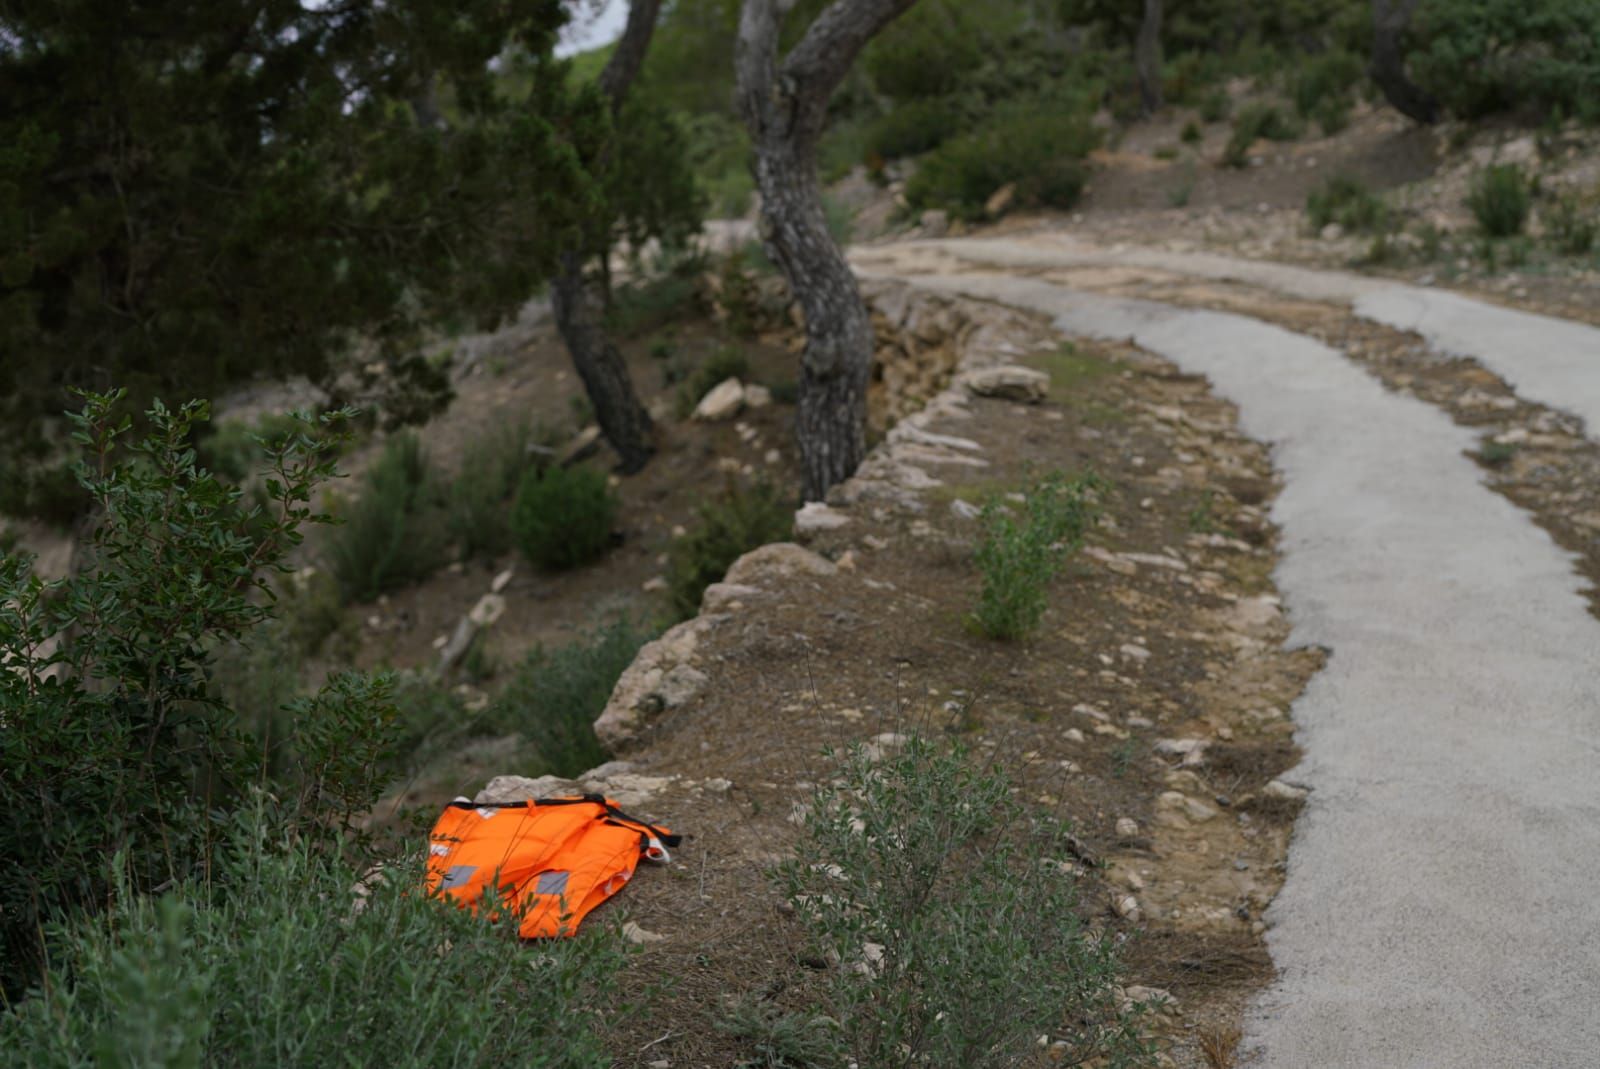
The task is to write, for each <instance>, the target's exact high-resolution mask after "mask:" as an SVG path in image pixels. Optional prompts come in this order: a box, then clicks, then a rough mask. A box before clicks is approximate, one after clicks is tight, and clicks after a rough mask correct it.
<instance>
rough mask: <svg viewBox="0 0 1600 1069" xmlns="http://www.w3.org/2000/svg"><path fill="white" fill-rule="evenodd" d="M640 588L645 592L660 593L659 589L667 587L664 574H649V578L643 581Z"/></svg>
mask: <svg viewBox="0 0 1600 1069" xmlns="http://www.w3.org/2000/svg"><path fill="white" fill-rule="evenodd" d="M640 589H641V590H643V591H644V592H645V593H646V594H659V593H661V591H663V590H665V589H667V579H666V576H663V575H656V576H651V577H650V578H649V579H646V580H645V581H644V583H643V585H642V586H641V587H640Z"/></svg>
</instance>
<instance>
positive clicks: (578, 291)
mask: <svg viewBox="0 0 1600 1069" xmlns="http://www.w3.org/2000/svg"><path fill="white" fill-rule="evenodd" d="M550 304H551V308H552V311H553V312H554V313H555V320H556V329H557V330H559V331H560V332H561V340H562V341H564V342H565V343H566V346H567V352H568V354H570V355H571V357H572V366H573V368H574V369H575V370H576V371H577V372H578V378H579V379H581V380H582V381H583V388H584V391H585V392H586V393H587V394H588V395H589V403H590V404H591V405H593V406H594V414H595V419H596V420H597V421H598V422H599V424H600V430H601V433H603V434H604V435H605V436H606V441H608V442H610V443H611V448H612V449H614V450H616V452H617V456H618V457H620V458H621V461H622V462H621V464H620V465H618V470H620V471H621V472H622V473H623V474H625V475H631V474H632V473H634V472H636V471H638V470H639V469H640V468H643V467H644V466H645V464H646V463H648V462H649V460H650V457H651V456H652V455H654V453H655V449H656V447H655V439H654V429H655V428H654V426H653V424H652V423H651V421H650V413H649V412H648V411H646V410H645V407H644V405H642V404H641V403H640V402H639V398H638V395H637V394H635V393H634V391H633V380H632V379H631V378H630V377H629V376H628V365H627V362H626V361H624V360H623V358H622V353H620V352H619V351H618V350H617V347H616V346H615V345H613V344H612V342H611V339H610V338H609V337H607V336H606V331H605V322H604V315H605V302H604V292H603V291H602V289H601V287H600V286H599V284H598V283H597V282H595V280H593V279H592V278H590V277H589V275H588V274H587V273H586V272H585V271H584V269H583V257H582V256H580V255H578V254H576V253H570V252H569V253H564V254H563V255H562V257H561V270H560V271H559V272H557V274H556V276H555V278H554V279H553V280H552V281H551V284H550Z"/></svg>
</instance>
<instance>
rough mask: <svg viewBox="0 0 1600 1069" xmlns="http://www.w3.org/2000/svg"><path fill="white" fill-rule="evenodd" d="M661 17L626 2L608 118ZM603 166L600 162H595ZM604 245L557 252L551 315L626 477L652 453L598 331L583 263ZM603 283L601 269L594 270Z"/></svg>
mask: <svg viewBox="0 0 1600 1069" xmlns="http://www.w3.org/2000/svg"><path fill="white" fill-rule="evenodd" d="M660 13H661V0H633V3H632V4H631V5H630V6H629V8H628V25H627V28H626V29H624V30H623V32H622V37H621V38H620V39H619V40H618V41H617V46H616V49H615V50H614V51H613V52H612V53H611V59H610V60H609V61H607V63H606V65H605V69H604V70H602V71H601V72H600V78H599V81H598V83H597V84H598V85H599V87H600V91H601V92H602V93H604V94H605V96H606V98H607V100H608V102H609V104H610V107H611V114H612V116H613V117H615V116H617V115H619V114H620V113H621V111H622V104H623V101H624V100H625V99H626V98H627V95H628V90H629V88H630V87H631V86H632V85H633V82H634V79H635V78H637V77H638V75H639V68H640V67H641V66H643V64H644V57H645V53H646V52H648V51H649V49H650V38H651V36H652V35H653V34H654V33H655V27H656V19H657V16H659V15H660ZM599 162H600V163H601V164H603V163H604V162H605V161H604V159H602V160H600V161H599ZM610 251H611V250H610V249H609V248H608V247H607V243H606V241H605V240H603V239H602V240H598V241H595V242H593V243H592V247H590V248H587V249H582V250H578V251H573V252H566V253H563V254H562V256H561V269H560V270H559V271H558V272H557V273H556V277H555V278H554V279H553V280H552V282H551V285H550V296H551V300H550V304H551V311H552V312H553V314H554V316H555V321H556V329H557V330H559V331H560V332H561V340H562V341H563V342H564V343H565V344H566V346H567V353H568V355H570V356H571V357H572V366H573V369H574V370H576V371H577V373H578V378H579V379H581V380H582V381H583V388H584V391H585V392H586V393H587V394H588V395H589V403H590V404H591V405H592V406H593V407H594V414H595V418H596V420H598V421H599V423H600V430H601V432H602V433H603V434H604V435H605V436H606V441H608V442H610V443H611V448H612V449H615V450H616V452H617V456H618V457H619V458H620V460H621V463H620V464H619V465H618V467H619V469H620V470H621V471H622V472H623V473H624V474H631V473H633V472H636V471H638V470H639V469H640V468H643V467H644V466H645V464H647V463H648V462H649V460H650V457H651V456H652V455H654V453H655V450H656V447H655V427H654V425H653V424H652V422H651V419H650V413H649V412H648V411H646V409H645V407H644V405H643V404H642V403H640V401H639V395H638V394H637V393H635V392H634V389H633V380H632V378H630V377H629V375H628V364H627V361H625V360H624V359H623V358H622V353H621V352H619V351H618V350H617V347H616V346H615V345H614V344H612V342H611V339H610V338H609V337H607V336H606V331H605V305H606V288H605V286H604V284H603V282H602V281H601V280H600V279H599V278H597V277H596V276H595V274H594V273H592V272H590V271H588V270H586V269H585V265H586V264H587V262H588V261H589V260H591V259H594V258H596V257H598V258H600V259H601V260H602V268H603V260H604V257H606V256H607V255H609V254H610ZM600 274H601V276H602V277H603V275H604V271H603V270H602V271H601V273H600Z"/></svg>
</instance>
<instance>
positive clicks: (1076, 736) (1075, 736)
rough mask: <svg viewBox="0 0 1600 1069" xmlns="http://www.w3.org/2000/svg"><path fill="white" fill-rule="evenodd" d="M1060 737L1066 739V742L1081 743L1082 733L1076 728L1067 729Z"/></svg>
mask: <svg viewBox="0 0 1600 1069" xmlns="http://www.w3.org/2000/svg"><path fill="white" fill-rule="evenodd" d="M1061 737H1062V738H1064V739H1066V740H1067V741H1068V742H1077V743H1081V742H1083V732H1081V731H1079V730H1078V729H1077V728H1068V729H1067V730H1066V731H1065V732H1064V733H1063V734H1062V736H1061Z"/></svg>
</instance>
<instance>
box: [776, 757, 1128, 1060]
mask: <svg viewBox="0 0 1600 1069" xmlns="http://www.w3.org/2000/svg"><path fill="white" fill-rule="evenodd" d="M884 748H886V749H889V751H890V752H888V753H870V752H868V751H867V750H866V749H865V748H863V747H857V748H855V749H853V750H851V751H850V752H849V753H848V754H846V755H845V756H844V761H843V768H842V769H841V770H840V772H839V773H838V774H837V775H836V776H828V777H824V780H825V783H826V786H823V787H821V788H819V789H818V790H817V792H816V795H815V797H814V798H813V799H812V801H811V803H810V805H809V806H808V807H807V809H806V811H805V822H804V830H803V839H802V842H801V844H800V845H799V848H798V851H797V855H798V857H799V858H800V859H801V860H798V861H794V860H791V861H787V862H785V863H784V864H783V865H782V866H781V868H780V870H779V880H780V884H781V886H782V889H783V891H784V893H785V895H786V896H787V898H788V900H789V902H790V903H791V904H792V905H793V906H794V911H795V916H796V917H797V918H799V920H800V922H801V924H802V925H803V926H804V928H805V930H806V933H807V935H808V936H809V937H810V939H811V941H812V943H813V945H814V946H815V947H816V948H817V953H818V954H819V956H826V957H828V958H830V959H831V960H832V961H833V962H835V963H836V964H835V965H834V966H833V967H831V968H829V969H828V970H827V971H826V973H824V979H823V996H822V1005H821V1006H819V1007H818V1009H819V1010H821V1011H823V1012H824V1013H825V1015H826V1016H827V1017H828V1018H830V1019H831V1020H832V1021H833V1022H836V1023H837V1042H838V1045H839V1046H840V1047H841V1048H842V1053H843V1054H844V1055H845V1057H843V1058H839V1059H838V1062H839V1063H848V1064H855V1065H862V1066H868V1065H870V1066H875V1067H876V1066H882V1067H886V1069H887V1067H893V1069H902V1067H906V1069H909V1067H912V1066H918V1067H931V1069H989V1067H994V1069H999V1067H1002V1066H1006V1067H1009V1066H1017V1065H1028V1064H1032V1060H1031V1058H1030V1054H1032V1053H1033V1052H1034V1051H1035V1049H1036V1043H1037V1041H1038V1039H1039V1037H1040V1036H1041V1035H1045V1036H1049V1037H1050V1039H1051V1040H1055V1041H1058V1042H1064V1043H1065V1044H1066V1049H1065V1050H1062V1051H1061V1052H1060V1053H1061V1055H1063V1057H1062V1058H1061V1059H1060V1064H1063V1065H1085V1064H1091V1065H1102V1066H1106V1067H1107V1069H1112V1067H1119V1069H1120V1067H1127V1066H1133V1065H1141V1064H1150V1062H1149V1061H1148V1059H1149V1058H1150V1056H1151V1051H1150V1050H1149V1048H1148V1046H1147V1044H1146V1043H1145V1041H1144V1040H1143V1038H1142V1036H1141V1028H1140V1015H1141V1013H1142V1012H1143V1010H1144V1008H1145V1007H1143V1006H1139V1005H1133V1006H1129V1007H1127V1008H1124V1007H1123V1006H1121V1005H1119V999H1118V984H1119V982H1120V979H1119V978H1120V975H1121V964H1120V962H1119V960H1118V955H1117V944H1116V938H1115V936H1114V934H1113V933H1111V932H1110V931H1107V930H1104V929H1102V930H1100V931H1095V930H1094V929H1092V928H1091V927H1090V926H1089V925H1088V924H1086V923H1085V921H1084V919H1083V906H1082V904H1081V903H1080V900H1079V894H1078V885H1077V876H1076V875H1075V865H1074V862H1073V861H1072V850H1071V848H1070V845H1069V844H1070V841H1071V840H1070V836H1069V835H1068V833H1067V830H1066V829H1065V828H1064V827H1062V826H1061V825H1060V824H1058V823H1057V822H1055V821H1053V820H1051V819H1049V818H1047V817H1040V816H1038V815H1035V814H1033V813H1030V812H1028V811H1026V810H1025V809H1024V808H1023V807H1022V806H1021V805H1020V804H1019V803H1018V802H1017V801H1016V800H1015V799H1014V798H1013V792H1014V790H1015V788H1014V787H1013V784H1012V783H1011V781H1010V779H1009V777H1008V776H1007V775H1006V773H1005V771H1004V770H1003V769H1001V768H1000V767H999V766H998V765H995V764H990V765H980V764H978V762H977V760H976V759H975V758H973V757H972V756H971V755H969V754H968V753H967V752H966V751H964V750H963V749H961V748H959V747H956V748H950V749H947V748H946V747H944V746H943V745H940V744H937V743H933V742H929V741H927V740H926V739H923V738H920V737H917V736H912V737H911V738H909V739H906V740H904V742H903V744H902V745H900V746H898V747H884ZM797 1027H798V1022H791V1023H790V1025H789V1030H790V1031H793V1030H794V1029H796V1028H797ZM825 1037H826V1033H817V1034H815V1037H814V1038H816V1039H822V1038H825ZM1054 1053H1055V1052H1052V1054H1054Z"/></svg>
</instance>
